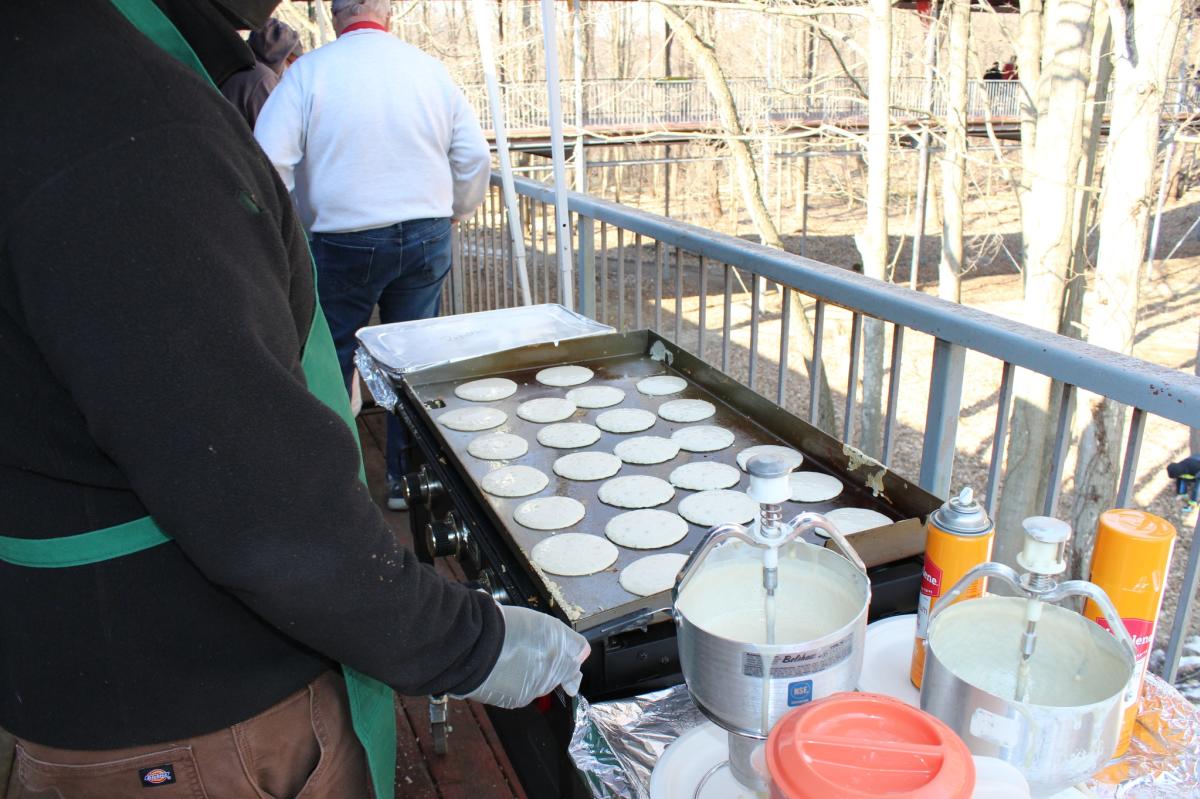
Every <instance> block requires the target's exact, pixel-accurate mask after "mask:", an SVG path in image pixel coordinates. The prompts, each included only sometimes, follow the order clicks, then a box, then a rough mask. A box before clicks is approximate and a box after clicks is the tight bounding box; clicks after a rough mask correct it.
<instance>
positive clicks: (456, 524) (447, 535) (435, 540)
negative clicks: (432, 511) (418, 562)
mask: <svg viewBox="0 0 1200 799" xmlns="http://www.w3.org/2000/svg"><path fill="white" fill-rule="evenodd" d="M468 537H469V536H468V531H467V528H466V526H465V525H464V524H462V523H461V522H460V521H459V520H458V517H457V516H455V515H454V513H453V512H451V513H447V514H446V515H445V516H444V517H443V518H442V519H434V520H433V521H431V522H429V523H428V524H426V525H425V547H426V548H427V549H428V550H429V554H430V555H432V556H433V557H435V558H445V557H450V556H452V555H459V554H460V553H462V552H463V551H464V549H465V548H466V545H467V539H468Z"/></svg>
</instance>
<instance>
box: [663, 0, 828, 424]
mask: <svg viewBox="0 0 1200 799" xmlns="http://www.w3.org/2000/svg"><path fill="white" fill-rule="evenodd" d="M653 1H654V3H655V5H656V6H658V7H659V8H660V9H661V10H662V13H663V17H664V18H665V19H666V21H667V24H668V25H669V26H670V28H671V33H672V38H673V39H676V40H678V41H679V43H680V44H681V45H682V46H683V48H684V49H685V50H686V51H687V52H688V55H690V56H691V57H692V60H693V61H694V62H695V64H696V67H697V69H699V71H700V74H701V75H703V76H704V81H705V85H706V86H707V87H708V91H709V94H710V95H712V98H713V102H714V103H715V104H716V107H717V112H718V114H719V116H720V119H721V126H722V128H723V129H724V133H725V135H724V137H723V138H724V141H725V145H726V147H728V149H729V152H730V156H731V158H732V160H733V169H734V173H735V174H736V176H737V181H738V185H739V188H740V189H741V192H740V193H741V195H742V202H743V203H744V204H745V206H746V209H747V210H748V211H749V213H750V218H751V219H752V220H753V221H754V226H755V228H757V230H758V235H759V240H760V241H762V243H763V244H765V245H767V246H768V247H777V248H779V249H783V248H784V247H783V241H782V239H780V237H779V230H778V228H777V227H776V226H775V221H774V220H773V219H772V218H771V213H770V211H769V210H768V209H767V204H766V202H765V201H764V199H763V195H762V186H761V184H760V183H759V180H758V170H757V167H756V166H755V162H754V154H753V153H752V152H751V151H750V144H749V142H748V141H747V136H746V130H745V128H744V127H743V126H742V121H741V119H740V117H739V116H738V109H737V104H736V103H735V102H734V99H733V93H732V92H731V91H730V90H729V81H728V80H727V79H726V77H725V71H724V70H723V69H722V68H721V65H720V63H719V62H718V61H717V57H716V52H715V50H714V49H713V46H712V45H711V44H709V43H708V42H705V41H702V40H701V39H700V37H699V36H698V35H697V34H696V30H695V28H693V27H692V25H691V24H690V23H689V22H688V21H687V20H686V19H685V18H684V17H683V16H682V15H681V14H680V13H679V12H678V10H677V9H676V8H675V7H674V6H673V5H672V4H671V3H669V2H666V1H665V0H653ZM792 307H793V309H794V310H793V313H794V314H795V317H794V318H793V320H792V321H793V325H792V327H793V329H796V330H797V331H798V332H799V334H800V336H801V347H802V352H804V354H805V355H804V364H805V367H806V369H807V370H808V374H809V379H811V380H817V381H819V383H820V386H821V390H820V392H819V397H820V399H819V401H818V406H819V410H818V414H817V419H818V424H819V425H820V427H821V428H822V429H824V430H833V428H834V427H835V426H836V421H835V416H834V411H833V395H832V392H831V391H830V388H829V384H828V382H827V381H826V379H825V370H824V368H822V366H821V365H820V364H813V363H812V357H811V355H810V353H811V352H812V342H813V331H812V326H811V325H810V324H809V322H808V316H807V315H806V314H805V313H804V309H803V304H802V303H800V302H796V303H792Z"/></svg>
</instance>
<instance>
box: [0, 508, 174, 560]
mask: <svg viewBox="0 0 1200 799" xmlns="http://www.w3.org/2000/svg"><path fill="white" fill-rule="evenodd" d="M170 540H171V539H170V537H169V536H168V535H167V534H166V533H164V532H163V531H162V528H161V527H159V526H158V523H157V522H155V521H154V519H151V518H150V517H149V516H143V517H142V518H140V519H134V520H133V521H130V522H125V523H124V524H118V525H116V526H114V527H105V528H104V529H103V530H93V531H92V532H90V533H80V534H79V535H68V536H64V537H61V538H49V539H40V540H39V539H33V538H11V537H8V536H0V560H3V561H6V562H8V563H12V564H15V565H17V566H28V567H30V568H34V569H60V568H65V567H68V566H84V565H86V564H88V563H100V562H101V561H105V560H112V559H113V558H120V557H124V556H125V555H132V554H133V553H135V552H141V551H142V550H143V549H149V548H150V547H156V546H158V545H159V544H165V543H166V542H167V541H170Z"/></svg>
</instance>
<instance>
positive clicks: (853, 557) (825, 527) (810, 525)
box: [788, 511, 867, 575]
mask: <svg viewBox="0 0 1200 799" xmlns="http://www.w3.org/2000/svg"><path fill="white" fill-rule="evenodd" d="M788 527H790V528H791V532H790V533H789V534H788V538H789V539H792V538H795V537H797V536H799V535H800V534H801V533H807V532H809V531H811V530H819V531H820V532H822V533H824V534H825V535H827V536H828V537H829V538H830V540H832V541H833V543H835V544H837V548H838V549H839V550H841V552H842V555H843V556H844V557H845V558H846V560H848V561H850V562H851V563H853V564H854V567H855V568H857V569H858V570H859V571H860V572H862V573H863V574H864V575H866V573H867V564H865V563H863V559H862V558H860V557H859V556H858V552H857V551H856V550H855V549H854V547H853V546H851V544H850V541H849V540H847V538H846V536H844V535H842V531H841V530H839V529H837V527H836V526H835V525H834V523H833V522H831V521H829V519H827V518H825V517H824V516H822V515H821V514H819V513H813V512H812V511H805V512H804V513H801V514H799V515H797V516H796V517H795V518H793V519H792V520H791V521H790V522H788Z"/></svg>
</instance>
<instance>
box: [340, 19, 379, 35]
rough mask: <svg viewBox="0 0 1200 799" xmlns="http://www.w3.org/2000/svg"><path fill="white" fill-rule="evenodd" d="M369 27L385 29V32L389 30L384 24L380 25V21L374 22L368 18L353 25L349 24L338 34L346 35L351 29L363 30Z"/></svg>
mask: <svg viewBox="0 0 1200 799" xmlns="http://www.w3.org/2000/svg"><path fill="white" fill-rule="evenodd" d="M368 28H369V29H372V30H377V31H383V32H384V33H387V32H388V29H387V28H385V27H384V26H383V25H380V24H379V23H378V22H374V21H372V20H369V19H367V20H363V21H362V22H355V23H353V24H351V25H347V26H346V27H344V28H342V32H341V33H339V34H338V36H345V35H346V34H347V33H350V32H351V31H361V30H364V29H368Z"/></svg>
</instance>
